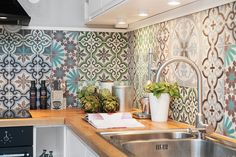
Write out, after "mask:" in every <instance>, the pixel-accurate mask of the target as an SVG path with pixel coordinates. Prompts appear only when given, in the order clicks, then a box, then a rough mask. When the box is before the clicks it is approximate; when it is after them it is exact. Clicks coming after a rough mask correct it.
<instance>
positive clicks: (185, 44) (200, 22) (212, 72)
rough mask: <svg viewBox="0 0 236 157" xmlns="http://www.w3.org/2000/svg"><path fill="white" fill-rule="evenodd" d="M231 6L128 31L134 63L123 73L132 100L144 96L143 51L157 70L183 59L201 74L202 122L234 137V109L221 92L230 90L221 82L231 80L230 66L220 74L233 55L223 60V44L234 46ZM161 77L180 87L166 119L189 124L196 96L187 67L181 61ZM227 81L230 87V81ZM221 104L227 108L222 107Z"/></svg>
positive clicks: (234, 14)
mask: <svg viewBox="0 0 236 157" xmlns="http://www.w3.org/2000/svg"><path fill="white" fill-rule="evenodd" d="M235 5H236V2H233V3H229V4H226V5H223V6H219V7H216V8H212V9H209V10H205V11H202V12H199V13H195V14H192V15H188V16H185V17H181V18H178V19H174V20H170V21H166V22H163V23H158V24H154V25H152V26H148V27H144V28H141V29H138V30H135V31H132V32H129V41H128V42H129V51H131V52H130V54H133V56H132V58H133V60H134V61H133V62H132V64H130V67H129V70H128V74H129V79H130V81H131V84H133V85H134V87H135V89H136V100H138V99H139V98H140V97H141V96H143V95H144V94H145V93H144V91H143V85H144V84H145V82H146V81H147V76H146V75H147V62H146V61H145V56H147V53H148V47H149V48H151V49H152V50H153V52H154V56H155V61H156V63H155V64H156V65H157V66H159V65H160V64H162V63H163V62H164V61H165V60H166V59H168V58H170V57H173V56H185V57H188V58H189V59H191V60H193V61H194V62H195V63H196V64H197V65H199V68H200V70H201V71H202V74H203V89H204V90H203V106H202V109H203V113H204V115H205V120H206V122H208V123H209V124H212V125H213V126H214V127H215V131H216V132H219V133H222V134H225V135H229V136H230V137H232V136H234V134H235V133H234V132H235V129H236V128H235V122H234V121H235V117H233V115H232V113H234V112H233V111H231V110H234V106H235V105H234V104H233V103H232V101H233V99H234V98H233V96H232V94H231V95H229V96H228V95H227V93H226V92H229V91H230V89H229V88H228V87H227V86H228V84H225V81H226V80H225V79H224V75H227V76H226V77H228V82H230V81H229V80H230V78H229V76H231V79H232V78H233V74H230V71H231V72H232V71H233V70H234V69H233V67H232V66H231V67H230V68H228V71H226V72H225V73H224V65H226V66H227V64H228V62H230V61H229V60H235V59H233V57H232V56H234V52H233V53H232V52H231V53H227V54H228V58H226V59H225V61H224V59H223V58H224V55H225V51H226V50H227V49H229V46H230V45H232V44H235V43H236V38H235V21H236V10H235ZM153 38H154V39H153ZM156 43H157V44H156ZM232 65H233V63H232ZM176 67H177V69H178V70H176ZM226 69H227V68H226ZM165 73H167V79H168V80H172V81H175V80H177V81H178V83H179V84H180V85H183V87H181V88H180V90H181V95H182V99H178V100H176V101H174V102H173V104H172V105H171V109H170V117H171V118H173V119H175V120H178V121H182V122H186V123H190V124H193V123H194V117H195V114H196V105H197V101H196V100H197V95H196V91H195V90H193V88H188V87H195V85H196V79H195V78H196V75H195V74H194V72H193V70H192V69H191V68H190V67H189V66H187V65H186V64H183V63H180V64H178V63H177V64H175V65H174V66H170V67H169V68H167V70H166V71H165ZM173 76H174V77H173ZM175 77H176V78H175ZM170 78H171V79H170ZM132 81H133V82H132ZM231 82H232V84H233V81H231ZM224 88H225V90H224ZM231 88H232V87H231ZM231 91H232V89H231ZM234 95H235V93H234ZM226 100H227V103H228V104H231V105H227V103H226V102H225V101H226ZM230 102H231V103H230ZM225 103H226V104H225ZM137 104H138V103H137ZM181 104H188V105H181ZM189 106H191V107H189ZM226 108H228V109H227V110H230V112H229V113H230V115H229V116H226V114H225V113H226V111H224V110H225V109H226ZM227 113H228V111H227ZM224 122H225V123H224ZM223 123H224V124H223ZM232 131H233V132H232Z"/></svg>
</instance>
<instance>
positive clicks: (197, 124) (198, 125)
mask: <svg viewBox="0 0 236 157" xmlns="http://www.w3.org/2000/svg"><path fill="white" fill-rule="evenodd" d="M173 62H185V63H188V64H189V65H191V66H192V68H193V69H194V71H195V72H196V74H197V89H198V114H197V115H196V120H195V127H196V128H197V129H199V130H205V129H206V127H207V126H208V125H207V124H205V123H204V120H203V118H204V116H203V114H202V75H201V71H200V69H199V68H198V66H197V65H196V64H195V63H194V62H193V61H191V60H189V59H188V58H186V57H173V58H171V59H169V60H167V61H166V62H165V63H164V64H162V65H161V66H160V68H159V70H158V72H157V75H156V82H159V81H160V75H161V72H162V70H163V69H164V68H165V67H166V66H167V65H169V64H171V63H173Z"/></svg>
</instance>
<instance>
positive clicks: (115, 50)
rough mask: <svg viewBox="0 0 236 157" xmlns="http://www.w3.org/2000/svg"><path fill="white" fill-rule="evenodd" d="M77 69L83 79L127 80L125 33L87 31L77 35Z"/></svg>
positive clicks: (127, 53)
mask: <svg viewBox="0 0 236 157" xmlns="http://www.w3.org/2000/svg"><path fill="white" fill-rule="evenodd" d="M78 44H79V52H78V54H77V60H78V70H79V72H80V74H81V78H83V79H85V80H103V81H105V80H115V81H117V80H127V76H125V75H126V73H127V71H128V62H129V60H128V56H129V51H128V44H127V34H126V33H106V32H87V33H80V34H79V36H78Z"/></svg>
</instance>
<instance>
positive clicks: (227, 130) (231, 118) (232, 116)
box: [223, 45, 236, 138]
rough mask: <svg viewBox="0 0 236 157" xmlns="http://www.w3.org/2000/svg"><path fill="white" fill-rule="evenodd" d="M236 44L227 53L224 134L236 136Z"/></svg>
mask: <svg viewBox="0 0 236 157" xmlns="http://www.w3.org/2000/svg"><path fill="white" fill-rule="evenodd" d="M235 69H236V45H232V46H230V47H229V49H228V51H227V52H226V54H225V78H224V80H225V87H224V90H225V105H226V107H225V112H224V119H225V120H224V124H223V131H224V132H223V134H225V135H227V136H229V137H232V138H236V97H235V95H236V90H235V87H236V72H235Z"/></svg>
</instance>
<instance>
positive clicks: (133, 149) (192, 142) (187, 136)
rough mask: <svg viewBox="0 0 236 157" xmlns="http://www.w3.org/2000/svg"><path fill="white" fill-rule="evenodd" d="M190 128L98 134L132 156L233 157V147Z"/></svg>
mask: <svg viewBox="0 0 236 157" xmlns="http://www.w3.org/2000/svg"><path fill="white" fill-rule="evenodd" d="M196 133H197V132H193V131H192V130H190V129H179V130H163V131H150V130H147V131H120V132H99V133H98V134H99V135H101V136H102V137H103V138H104V139H106V140H107V141H108V142H110V143H111V144H113V145H114V146H116V147H117V148H118V149H120V150H121V151H123V152H124V153H125V154H127V156H135V157H236V145H235V144H232V143H230V144H229V143H225V142H224V143H222V141H218V140H215V139H211V138H209V137H206V138H205V139H199V138H197V134H196Z"/></svg>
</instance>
